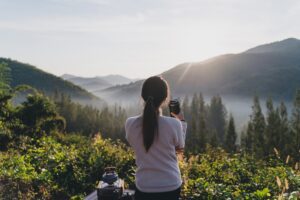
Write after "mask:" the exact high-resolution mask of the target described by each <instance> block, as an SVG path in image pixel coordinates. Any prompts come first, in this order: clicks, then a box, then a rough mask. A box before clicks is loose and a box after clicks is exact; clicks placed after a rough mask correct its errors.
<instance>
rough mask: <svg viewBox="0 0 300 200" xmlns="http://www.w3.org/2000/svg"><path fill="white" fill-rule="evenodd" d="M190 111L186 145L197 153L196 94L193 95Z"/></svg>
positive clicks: (197, 103) (197, 101)
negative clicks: (189, 125) (189, 126)
mask: <svg viewBox="0 0 300 200" xmlns="http://www.w3.org/2000/svg"><path fill="white" fill-rule="evenodd" d="M190 111H191V128H190V133H189V135H188V138H187V146H188V147H189V150H190V151H191V152H193V153H197V151H198V144H197V141H198V140H197V133H198V131H199V128H198V119H199V98H198V95H197V94H194V95H193V98H192V102H191V107H190Z"/></svg>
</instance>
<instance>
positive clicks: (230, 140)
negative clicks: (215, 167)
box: [224, 114, 237, 153]
mask: <svg viewBox="0 0 300 200" xmlns="http://www.w3.org/2000/svg"><path fill="white" fill-rule="evenodd" d="M236 138H237V134H236V130H235V124H234V119H233V116H232V114H231V115H230V118H229V123H228V127H227V131H226V137H225V143H224V145H225V146H224V147H225V149H226V150H227V152H230V153H233V152H235V151H236V144H235V143H236Z"/></svg>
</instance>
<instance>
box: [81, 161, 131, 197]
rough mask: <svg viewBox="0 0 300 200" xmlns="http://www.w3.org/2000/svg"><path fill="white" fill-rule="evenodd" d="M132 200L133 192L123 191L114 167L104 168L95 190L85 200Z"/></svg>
mask: <svg viewBox="0 0 300 200" xmlns="http://www.w3.org/2000/svg"><path fill="white" fill-rule="evenodd" d="M97 199H98V200H134V191H133V190H125V189H124V180H122V179H120V178H119V177H118V174H117V173H116V168H115V167H107V168H105V172H104V174H103V176H102V180H101V181H100V182H99V184H98V186H97V190H96V191H94V192H93V193H92V194H90V195H88V196H87V197H86V198H85V200H97Z"/></svg>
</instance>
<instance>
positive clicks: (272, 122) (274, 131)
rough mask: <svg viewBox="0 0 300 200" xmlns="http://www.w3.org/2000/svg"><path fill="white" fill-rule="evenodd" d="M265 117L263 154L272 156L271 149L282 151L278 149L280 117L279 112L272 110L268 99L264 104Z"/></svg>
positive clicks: (271, 103) (271, 102) (271, 104)
mask: <svg viewBox="0 0 300 200" xmlns="http://www.w3.org/2000/svg"><path fill="white" fill-rule="evenodd" d="M266 107H267V117H266V121H267V123H266V129H265V145H264V147H265V150H264V151H265V153H266V154H272V153H273V149H274V148H276V149H277V150H279V151H280V152H281V151H282V149H280V147H279V143H280V116H279V110H278V109H276V110H275V109H274V105H273V101H272V99H271V98H269V99H268V100H267V102H266Z"/></svg>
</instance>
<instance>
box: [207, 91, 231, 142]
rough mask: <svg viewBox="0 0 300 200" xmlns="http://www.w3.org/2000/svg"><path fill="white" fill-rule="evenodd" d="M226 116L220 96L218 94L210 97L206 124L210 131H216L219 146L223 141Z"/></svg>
mask: <svg viewBox="0 0 300 200" xmlns="http://www.w3.org/2000/svg"><path fill="white" fill-rule="evenodd" d="M226 118H227V112H226V108H225V106H224V105H223V103H222V98H221V97H220V96H214V97H212V98H211V101H210V106H209V112H208V125H209V129H210V131H215V132H216V137H217V140H218V142H219V143H220V145H221V146H222V145H223V143H224V136H225V129H226Z"/></svg>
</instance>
